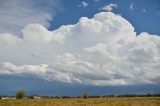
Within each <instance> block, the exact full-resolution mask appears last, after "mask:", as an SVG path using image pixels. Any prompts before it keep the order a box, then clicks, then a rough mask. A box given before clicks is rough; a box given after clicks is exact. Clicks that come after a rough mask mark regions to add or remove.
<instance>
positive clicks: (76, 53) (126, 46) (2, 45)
mask: <svg viewBox="0 0 160 106" xmlns="http://www.w3.org/2000/svg"><path fill="white" fill-rule="evenodd" d="M22 32H23V37H22V38H20V37H17V36H15V35H13V34H10V33H6V34H5V33H1V34H0V75H6V74H9V75H25V74H32V75H36V76H39V77H41V78H43V79H46V80H50V81H52V80H54V81H55V80H56V81H60V82H64V83H81V84H87V85H130V84H148V83H151V84H152V83H159V82H160V74H159V73H160V72H159V69H160V37H159V36H157V35H150V34H148V33H146V32H143V33H141V34H140V35H136V32H134V27H133V26H132V25H131V24H130V23H129V22H128V21H127V20H125V19H124V18H123V17H122V16H119V15H116V14H114V13H111V12H101V13H98V14H96V15H95V16H94V17H93V18H91V19H89V18H87V17H82V18H80V20H79V22H77V23H76V24H75V25H66V26H62V27H60V28H59V29H57V30H53V31H49V30H47V29H46V28H45V27H44V26H42V25H39V24H28V25H26V27H25V28H24V29H23V30H22Z"/></svg>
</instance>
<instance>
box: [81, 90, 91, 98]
mask: <svg viewBox="0 0 160 106" xmlns="http://www.w3.org/2000/svg"><path fill="white" fill-rule="evenodd" d="M88 97H89V94H88V92H87V91H85V92H83V94H82V98H84V99H87V98H88Z"/></svg>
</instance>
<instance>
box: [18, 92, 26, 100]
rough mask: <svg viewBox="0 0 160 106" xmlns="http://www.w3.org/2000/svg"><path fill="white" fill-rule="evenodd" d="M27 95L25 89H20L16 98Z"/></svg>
mask: <svg viewBox="0 0 160 106" xmlns="http://www.w3.org/2000/svg"><path fill="white" fill-rule="evenodd" d="M24 96H25V92H24V91H23V90H19V91H17V93H16V98H17V99H22V98H23V97H24Z"/></svg>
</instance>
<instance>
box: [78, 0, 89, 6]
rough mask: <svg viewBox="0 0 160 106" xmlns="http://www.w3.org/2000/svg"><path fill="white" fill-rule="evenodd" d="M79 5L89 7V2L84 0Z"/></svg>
mask: <svg viewBox="0 0 160 106" xmlns="http://www.w3.org/2000/svg"><path fill="white" fill-rule="evenodd" d="M78 6H79V7H88V3H87V2H84V1H82V2H81V4H79V5H78Z"/></svg>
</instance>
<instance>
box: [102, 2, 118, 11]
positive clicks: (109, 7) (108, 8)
mask: <svg viewBox="0 0 160 106" xmlns="http://www.w3.org/2000/svg"><path fill="white" fill-rule="evenodd" d="M116 7H118V6H117V4H113V3H110V4H109V5H106V6H104V7H102V10H104V11H112V10H113V8H116Z"/></svg>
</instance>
